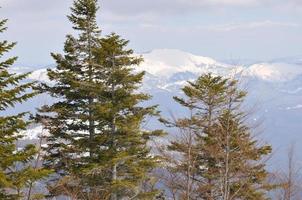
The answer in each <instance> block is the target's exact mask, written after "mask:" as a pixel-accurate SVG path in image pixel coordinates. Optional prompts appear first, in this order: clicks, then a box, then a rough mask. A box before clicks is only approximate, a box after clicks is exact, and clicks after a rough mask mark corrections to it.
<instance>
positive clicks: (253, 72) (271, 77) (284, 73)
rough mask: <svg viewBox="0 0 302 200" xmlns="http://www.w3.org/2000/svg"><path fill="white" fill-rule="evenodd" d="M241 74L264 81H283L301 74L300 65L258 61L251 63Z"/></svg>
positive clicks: (301, 67) (301, 68)
mask: <svg viewBox="0 0 302 200" xmlns="http://www.w3.org/2000/svg"><path fill="white" fill-rule="evenodd" d="M243 74H244V75H246V76H251V77H256V78H259V79H262V80H264V81H273V82H276V81H278V82H285V81H290V80H292V79H294V78H296V77H297V76H299V75H301V74H302V66H300V65H294V64H285V63H260V64H254V65H251V66H250V67H248V68H247V69H246V70H245V71H244V73H243Z"/></svg>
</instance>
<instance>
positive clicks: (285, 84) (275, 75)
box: [16, 49, 302, 152]
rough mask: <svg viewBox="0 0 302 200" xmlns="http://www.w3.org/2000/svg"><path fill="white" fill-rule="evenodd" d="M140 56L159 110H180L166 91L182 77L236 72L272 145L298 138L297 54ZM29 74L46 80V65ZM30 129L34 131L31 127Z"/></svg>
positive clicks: (301, 90) (300, 91)
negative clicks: (257, 58)
mask: <svg viewBox="0 0 302 200" xmlns="http://www.w3.org/2000/svg"><path fill="white" fill-rule="evenodd" d="M142 56H143V58H144V60H145V61H144V63H143V64H141V65H140V66H139V67H138V68H137V70H139V71H142V70H144V71H146V76H145V79H144V83H143V87H142V90H143V91H145V92H148V93H150V94H151V95H153V99H152V100H151V101H150V102H149V103H152V104H158V105H160V110H162V115H164V116H170V115H171V113H173V115H176V116H179V115H184V114H185V110H183V108H181V107H179V105H177V104H176V103H175V102H174V101H173V100H172V97H173V96H175V95H182V93H181V90H180V88H181V87H182V86H183V85H185V84H186V83H187V81H188V80H194V79H196V78H197V77H198V76H199V75H201V74H202V73H207V72H211V73H213V74H216V75H222V76H232V77H234V76H236V77H237V78H239V79H240V80H241V82H242V87H244V88H246V89H247V90H248V91H249V97H248V99H247V106H246V107H247V109H250V108H255V107H256V109H255V110H256V112H255V113H254V114H253V117H252V118H251V120H250V123H251V124H253V123H256V124H257V123H258V122H259V123H260V122H261V121H263V123H262V124H261V126H260V128H258V130H259V131H262V132H263V134H262V136H261V137H262V138H265V139H266V140H267V141H269V142H270V143H272V144H273V145H274V147H275V150H277V151H282V149H284V148H285V147H286V146H287V145H288V144H289V143H291V142H292V141H299V142H302V133H300V130H302V123H301V120H302V106H301V105H302V63H300V62H298V61H299V60H302V59H299V58H297V57H294V60H291V59H290V58H288V59H276V60H275V61H271V62H263V63H256V64H255V63H254V64H251V65H249V66H238V65H231V64H225V63H222V62H219V61H216V60H214V59H212V58H208V57H202V56H197V55H193V54H190V53H187V52H183V51H180V50H174V49H172V50H171V49H158V50H153V51H151V52H149V53H146V54H143V55H142ZM18 70H19V71H20V69H18ZM18 70H16V71H18ZM30 79H32V80H39V81H46V82H48V81H49V80H48V78H47V73H46V69H40V70H36V71H34V72H33V73H32V74H31V75H30ZM50 101H51V100H49V98H47V97H45V96H44V97H39V98H36V99H35V100H33V101H31V102H30V103H28V105H26V106H25V108H27V109H28V108H30V107H31V110H33V108H35V107H38V106H39V105H42V104H45V103H47V102H50ZM154 124H155V122H154ZM154 124H152V123H151V125H150V126H154ZM35 130H37V129H35ZM33 132H35V134H34V135H37V134H36V131H33ZM30 136H31V135H30ZM299 150H302V147H301V149H299ZM300 152H302V151H300Z"/></svg>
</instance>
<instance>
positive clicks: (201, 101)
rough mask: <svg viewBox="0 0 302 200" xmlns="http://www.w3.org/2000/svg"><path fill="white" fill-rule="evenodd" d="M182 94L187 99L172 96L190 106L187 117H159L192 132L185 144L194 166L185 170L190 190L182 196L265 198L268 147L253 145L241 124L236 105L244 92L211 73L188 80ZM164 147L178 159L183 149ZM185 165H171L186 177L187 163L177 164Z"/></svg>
mask: <svg viewBox="0 0 302 200" xmlns="http://www.w3.org/2000/svg"><path fill="white" fill-rule="evenodd" d="M183 92H184V93H185V95H186V97H187V98H178V97H175V100H176V101H177V102H179V103H180V104H181V105H182V106H185V107H187V108H188V109H190V110H191V112H192V116H191V117H190V118H188V119H179V120H177V123H176V124H175V123H174V124H173V123H171V122H169V121H167V120H162V121H163V122H164V123H165V124H167V125H176V126H177V127H184V128H187V129H189V130H191V133H194V136H195V140H194V142H193V145H192V147H191V155H193V156H194V157H193V158H194V159H193V160H194V165H193V166H191V174H189V176H191V177H190V178H191V180H194V183H193V184H192V185H193V189H194V191H195V192H194V193H191V196H188V195H187V196H186V197H187V198H186V199H196V198H197V199H223V200H230V199H266V196H265V191H267V190H270V189H272V185H269V184H267V180H266V179H267V175H268V173H267V171H266V170H265V165H264V164H263V163H262V162H261V159H262V158H263V156H266V155H268V154H269V153H270V152H271V147H270V146H268V145H264V146H262V145H258V143H257V141H256V140H255V139H254V138H253V136H252V133H251V131H252V130H251V129H250V128H249V127H248V126H247V125H246V123H245V120H246V115H247V114H246V113H245V112H243V111H242V108H241V105H242V103H243V101H244V98H245V96H246V92H244V91H241V90H240V89H238V85H237V81H235V80H231V79H224V78H222V77H220V76H213V75H212V74H205V75H202V76H201V77H199V78H198V79H197V80H196V81H195V82H189V85H188V86H185V87H184V88H183ZM183 122H186V123H183ZM169 149H170V150H171V151H173V152H177V153H178V154H180V155H181V156H182V157H183V159H184V158H185V157H186V155H187V149H188V148H186V146H185V143H183V142H179V141H174V142H172V143H171V145H170V146H169ZM186 163H187V162H184V160H183V161H182V162H181V164H178V165H175V166H172V168H174V170H175V172H177V173H179V172H182V174H183V175H184V176H188V173H186V171H185V170H184V169H187V167H185V168H183V167H182V166H183V164H186ZM184 189H185V188H183V189H182V190H184Z"/></svg>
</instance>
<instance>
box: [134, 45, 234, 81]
mask: <svg viewBox="0 0 302 200" xmlns="http://www.w3.org/2000/svg"><path fill="white" fill-rule="evenodd" d="M143 58H144V62H143V63H142V64H141V66H140V69H141V70H144V71H146V72H148V73H150V74H152V75H155V76H159V77H166V78H167V77H171V76H172V75H173V74H176V73H182V72H191V73H194V74H201V73H205V72H212V73H217V74H221V75H223V74H225V73H226V72H225V71H228V70H230V68H231V66H230V65H227V64H223V63H219V62H218V61H216V60H214V59H212V58H208V57H202V56H196V55H193V54H191V53H187V52H184V51H180V50H176V49H156V50H153V51H151V52H150V53H147V54H143Z"/></svg>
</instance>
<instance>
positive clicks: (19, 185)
mask: <svg viewBox="0 0 302 200" xmlns="http://www.w3.org/2000/svg"><path fill="white" fill-rule="evenodd" d="M6 21H7V20H1V21H0V33H2V32H3V31H5V30H6V27H5V23H6ZM15 44H16V43H9V42H8V41H2V42H0V59H2V60H1V61H0V111H1V116H0V199H23V198H24V197H25V195H26V194H25V193H26V190H25V189H26V188H27V187H28V186H29V185H30V184H32V183H34V182H36V181H37V180H39V179H41V178H43V177H44V176H46V175H47V174H48V171H47V170H41V169H35V168H33V167H32V166H31V162H32V160H33V159H34V157H35V155H36V154H37V149H36V147H35V146H34V145H27V146H25V147H24V148H22V149H21V148H20V149H19V147H18V140H19V139H21V138H22V137H23V135H22V134H20V132H21V131H24V130H25V129H26V127H27V125H28V122H26V121H24V117H25V115H26V114H27V113H20V114H18V115H14V116H7V114H6V113H5V112H6V110H7V109H8V108H12V107H14V106H15V105H16V104H18V103H23V102H25V101H26V100H28V99H29V98H31V97H33V96H34V95H35V94H36V93H35V92H27V90H28V89H30V88H32V86H33V84H34V83H32V82H30V83H23V84H21V83H20V82H21V81H22V80H24V79H25V78H26V77H27V76H28V74H20V75H17V74H14V73H10V72H9V68H10V67H11V66H12V65H13V64H14V62H15V61H16V60H17V57H13V58H7V59H4V58H3V57H4V54H5V53H7V52H9V51H10V50H11V49H12V48H13V47H14V46H15ZM3 59H4V60H3Z"/></svg>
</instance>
